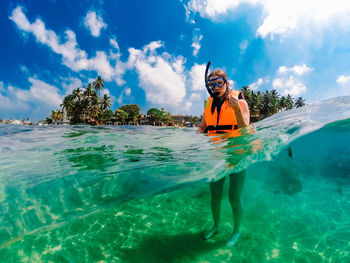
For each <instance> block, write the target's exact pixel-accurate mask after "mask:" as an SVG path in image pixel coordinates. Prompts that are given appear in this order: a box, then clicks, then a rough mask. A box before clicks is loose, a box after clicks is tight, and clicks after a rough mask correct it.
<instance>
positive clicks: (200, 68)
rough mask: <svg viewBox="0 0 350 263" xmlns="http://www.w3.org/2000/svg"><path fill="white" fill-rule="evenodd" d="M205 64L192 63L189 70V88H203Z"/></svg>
mask: <svg viewBox="0 0 350 263" xmlns="http://www.w3.org/2000/svg"><path fill="white" fill-rule="evenodd" d="M205 68H206V65H205V64H201V65H198V64H196V63H195V64H194V66H193V67H192V68H191V70H190V74H189V75H190V81H191V82H190V88H191V89H192V90H205V86H204V73H205Z"/></svg>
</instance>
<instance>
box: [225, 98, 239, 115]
mask: <svg viewBox="0 0 350 263" xmlns="http://www.w3.org/2000/svg"><path fill="white" fill-rule="evenodd" d="M228 105H230V107H231V108H232V109H233V110H234V111H235V112H239V111H240V110H241V107H240V106H239V101H238V98H236V97H235V96H233V95H231V96H230V97H229V98H228Z"/></svg>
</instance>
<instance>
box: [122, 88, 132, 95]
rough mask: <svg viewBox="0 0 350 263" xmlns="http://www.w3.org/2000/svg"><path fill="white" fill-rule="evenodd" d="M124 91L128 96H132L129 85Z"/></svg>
mask: <svg viewBox="0 0 350 263" xmlns="http://www.w3.org/2000/svg"><path fill="white" fill-rule="evenodd" d="M124 93H125V95H126V96H130V94H131V89H130V88H129V87H126V88H125V89H124Z"/></svg>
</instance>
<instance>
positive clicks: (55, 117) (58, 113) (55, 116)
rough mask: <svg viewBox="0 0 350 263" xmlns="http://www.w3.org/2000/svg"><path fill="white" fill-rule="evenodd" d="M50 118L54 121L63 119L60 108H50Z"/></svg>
mask: <svg viewBox="0 0 350 263" xmlns="http://www.w3.org/2000/svg"><path fill="white" fill-rule="evenodd" d="M51 119H52V120H53V121H54V122H57V121H60V120H63V114H62V112H61V111H60V110H52V112H51Z"/></svg>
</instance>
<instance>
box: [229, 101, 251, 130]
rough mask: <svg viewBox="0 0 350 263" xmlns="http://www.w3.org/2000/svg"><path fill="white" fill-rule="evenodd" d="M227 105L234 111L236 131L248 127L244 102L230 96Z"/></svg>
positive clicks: (246, 107) (246, 105)
mask: <svg viewBox="0 0 350 263" xmlns="http://www.w3.org/2000/svg"><path fill="white" fill-rule="evenodd" d="M228 104H229V105H230V106H231V107H232V108H233V110H234V111H235V115H236V119H237V126H238V129H239V128H243V127H246V126H248V125H249V122H250V114H249V108H248V103H247V102H246V101H245V100H239V99H238V98H236V97H235V96H231V97H230V98H229V100H228Z"/></svg>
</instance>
